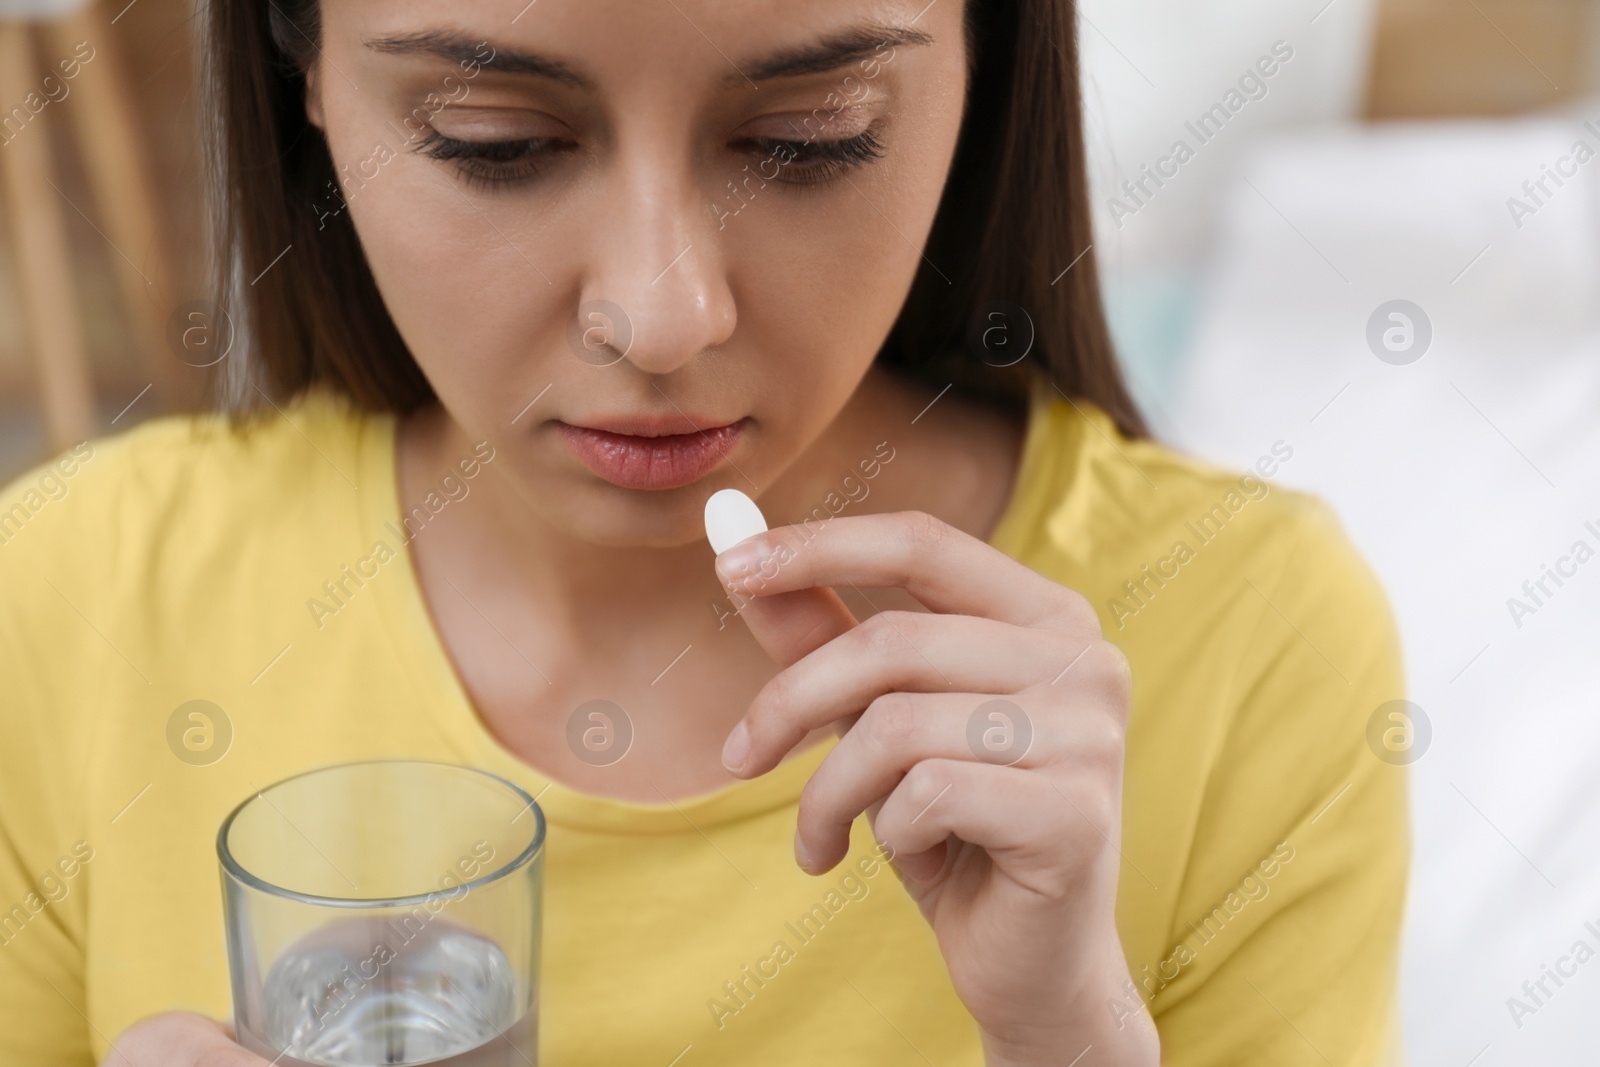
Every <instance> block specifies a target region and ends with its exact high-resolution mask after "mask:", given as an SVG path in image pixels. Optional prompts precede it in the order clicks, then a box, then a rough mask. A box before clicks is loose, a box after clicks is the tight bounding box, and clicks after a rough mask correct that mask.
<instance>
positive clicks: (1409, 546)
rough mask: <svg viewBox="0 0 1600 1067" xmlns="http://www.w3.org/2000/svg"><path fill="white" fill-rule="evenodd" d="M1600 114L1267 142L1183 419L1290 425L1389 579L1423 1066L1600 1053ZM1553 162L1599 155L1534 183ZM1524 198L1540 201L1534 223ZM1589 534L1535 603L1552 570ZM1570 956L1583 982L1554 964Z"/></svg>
mask: <svg viewBox="0 0 1600 1067" xmlns="http://www.w3.org/2000/svg"><path fill="white" fill-rule="evenodd" d="M1581 118H1588V119H1593V120H1595V129H1593V130H1589V129H1586V128H1584V126H1583V125H1582V122H1581V119H1569V118H1567V117H1565V116H1563V117H1558V118H1541V119H1537V120H1524V121H1517V122H1504V123H1456V124H1428V125H1424V124H1415V125H1394V126H1388V127H1377V128H1372V127H1368V128H1364V129H1363V128H1353V127H1352V128H1339V129H1331V130H1327V131H1323V132H1314V133H1308V134H1298V135H1292V136H1285V137H1279V138H1277V139H1275V140H1272V141H1270V142H1267V143H1266V144H1265V145H1264V147H1263V148H1262V149H1261V150H1259V151H1258V152H1256V153H1255V154H1254V155H1253V156H1252V157H1251V158H1250V159H1249V160H1248V162H1247V163H1246V164H1245V165H1243V166H1241V167H1240V168H1238V170H1237V173H1236V175H1235V177H1234V178H1233V180H1232V182H1231V187H1230V189H1229V193H1228V199H1227V204H1228V209H1227V211H1226V214H1225V222H1224V225H1223V237H1222V240H1221V243H1220V246H1219V249H1218V252H1217V254H1216V256H1215V259H1214V261H1213V262H1212V263H1211V264H1210V266H1209V267H1208V268H1207V270H1206V271H1205V272H1204V274H1203V281H1202V282H1201V283H1200V284H1199V286H1198V289H1197V291H1196V295H1195V306H1196V308H1197V312H1196V315H1197V318H1196V323H1195V330H1194V333H1193V335H1192V337H1191V342H1190V348H1189V352H1188V357H1187V361H1186V366H1187V373H1186V375H1185V377H1184V379H1183V381H1182V382H1181V384H1180V385H1179V386H1178V387H1177V388H1176V389H1175V397H1176V398H1175V400H1174V402H1173V403H1172V405H1171V406H1170V408H1169V409H1168V410H1167V411H1166V412H1165V418H1164V419H1162V420H1161V421H1163V422H1164V423H1166V424H1167V425H1168V429H1169V435H1170V436H1171V437H1173V438H1175V439H1176V443H1178V444H1180V445H1182V446H1185V447H1188V448H1189V449H1191V450H1193V451H1196V452H1199V453H1200V454H1202V455H1205V456H1208V457H1211V458H1214V459H1217V460H1220V461H1224V462H1227V463H1230V464H1234V465H1241V466H1242V465H1244V464H1246V463H1248V462H1249V461H1250V460H1251V459H1252V458H1253V457H1255V456H1257V455H1259V454H1260V453H1261V452H1262V451H1263V449H1264V448H1265V447H1266V446H1267V445H1269V444H1270V443H1271V442H1273V441H1274V440H1277V439H1279V438H1282V439H1284V440H1285V441H1288V442H1290V443H1291V444H1292V445H1293V447H1294V450H1295V451H1294V457H1293V459H1292V460H1291V461H1290V462H1288V463H1287V464H1285V465H1284V467H1283V469H1282V472H1281V474H1280V476H1279V477H1278V479H1277V481H1278V482H1279V483H1280V484H1284V485H1292V486H1295V487H1300V488H1305V489H1309V490H1312V491H1314V492H1316V493H1319V494H1321V495H1322V496H1323V497H1325V498H1326V499H1328V500H1330V501H1331V502H1332V503H1333V504H1335V505H1336V507H1337V508H1338V510H1339V512H1340V514H1341V515H1342V516H1343V518H1344V521H1345V524H1346V526H1347V528H1348V529H1349V531H1350V532H1351V534H1352V536H1353V537H1354V539H1355V540H1356V542H1357V543H1358V544H1359V545H1360V546H1361V548H1362V550H1363V551H1364V552H1365V554H1366V556H1367V558H1368V559H1369V560H1370V561H1371V563H1372V564H1373V566H1374V567H1375V568H1376V570H1377V571H1378V573H1379V574H1380V576H1381V577H1382V579H1383V580H1384V582H1385V584H1386V586H1387V588H1388V590H1389V593H1390V596H1391V599H1392V601H1393V603H1394V606H1395V609H1396V612H1397V614H1398V616H1399V619H1400V622H1401V627H1402V632H1403V635H1404V640H1405V645H1406V661H1407V670H1408V673H1409V676H1410V677H1409V684H1410V692H1409V694H1408V695H1409V698H1410V699H1412V700H1414V701H1415V702H1416V703H1417V704H1419V705H1420V706H1421V707H1422V708H1423V710H1424V711H1425V713H1426V714H1427V716H1428V718H1429V720H1430V722H1431V724H1432V728H1433V736H1432V741H1431V744H1430V747H1429V748H1428V749H1427V751H1426V752H1425V753H1423V755H1422V756H1421V757H1420V759H1418V760H1417V762H1416V763H1415V764H1414V765H1413V768H1412V770H1413V777H1412V783H1413V812H1414V833H1415V840H1414V845H1415V848H1414V856H1415V862H1414V869H1413V880H1412V886H1411V895H1410V900H1409V906H1408V918H1407V924H1408V925H1407V934H1406V941H1405V950H1404V964H1403V1001H1404V1012H1405V1019H1406V1024H1405V1026H1406V1037H1407V1047H1408V1050H1409V1058H1410V1062H1411V1063H1413V1064H1444V1065H1455V1067H1467V1065H1468V1064H1471V1065H1473V1067H1500V1065H1506V1067H1510V1065H1513V1064H1515V1065H1524V1064H1540V1065H1563V1064H1593V1063H1597V1062H1600V774H1597V767H1600V223H1597V219H1600V212H1597V204H1600V197H1597V195H1596V189H1597V187H1600V182H1597V180H1596V176H1597V175H1600V158H1596V159H1594V160H1593V161H1591V162H1587V163H1585V164H1583V165H1581V166H1579V165H1578V164H1577V163H1576V160H1575V158H1574V159H1573V160H1572V161H1570V162H1568V163H1565V164H1563V163H1561V160H1562V159H1563V157H1568V156H1571V154H1572V148H1573V146H1574V142H1575V141H1577V140H1579V139H1580V138H1582V139H1584V140H1586V141H1587V142H1588V144H1589V145H1590V146H1592V147H1593V148H1594V149H1595V150H1596V151H1597V152H1600V102H1596V103H1593V104H1591V105H1589V106H1587V107H1586V108H1584V109H1582V112H1581ZM1546 164H1548V165H1550V166H1551V167H1555V166H1557V165H1558V164H1560V165H1561V167H1562V169H1565V170H1568V171H1574V170H1575V171H1576V172H1577V176H1576V177H1575V178H1572V179H1569V180H1566V184H1565V186H1564V187H1561V188H1557V187H1556V185H1555V184H1554V182H1553V181H1551V180H1549V179H1546V182H1545V186H1546V190H1547V191H1549V192H1550V193H1551V195H1550V196H1549V197H1543V196H1541V197H1540V199H1541V200H1543V201H1544V202H1543V204H1542V205H1536V204H1534V202H1533V200H1532V198H1530V197H1529V196H1528V195H1527V193H1526V191H1525V190H1524V188H1523V183H1524V181H1528V180H1530V179H1532V180H1537V179H1538V178H1540V177H1541V175H1542V174H1543V173H1544V171H1543V166H1544V165H1546ZM1513 196H1516V197H1519V198H1520V199H1521V200H1522V201H1523V203H1524V204H1525V205H1528V206H1534V207H1537V210H1536V211H1535V212H1534V213H1533V214H1532V215H1531V216H1530V215H1528V214H1527V212H1526V211H1522V210H1519V211H1518V214H1519V215H1521V216H1522V217H1521V219H1520V222H1521V226H1520V228H1519V226H1518V224H1517V222H1518V220H1516V219H1514V216H1513V212H1512V210H1511V207H1510V206H1509V205H1508V200H1509V199H1510V198H1511V197H1513ZM1394 299H1405V300H1409V301H1412V302H1414V303H1415V304H1417V305H1419V306H1421V307H1422V308H1423V309H1424V311H1425V312H1426V314H1427V316H1428V318H1429V319H1430V320H1431V323H1432V327H1433V333H1434V336H1433V340H1432V345H1431V348H1430V349H1429V350H1428V351H1427V353H1426V354H1425V355H1424V356H1423V357H1422V358H1421V359H1420V360H1417V361H1416V362H1414V363H1411V364H1409V365H1391V364H1389V363H1386V362H1383V361H1381V360H1380V359H1378V358H1377V357H1376V356H1375V355H1374V353H1373V351H1372V350H1371V349H1370V348H1369V346H1368V342H1367V336H1366V333H1367V324H1368V319H1369V317H1370V316H1371V314H1372V313H1373V311H1374V310H1375V309H1376V308H1378V306H1379V305H1381V304H1383V303H1385V302H1387V301H1390V300H1394ZM1588 522H1592V523H1593V527H1592V528H1591V527H1589V526H1586V525H1585V524H1586V523H1588ZM1580 540H1582V541H1584V542H1585V543H1586V544H1587V545H1588V547H1589V549H1590V550H1592V551H1594V552H1595V553H1596V555H1595V558H1592V559H1587V558H1586V559H1585V561H1584V562H1582V563H1579V562H1578V560H1577V558H1576V557H1575V556H1572V555H1571V552H1570V550H1571V549H1572V548H1573V546H1574V544H1575V542H1578V541H1580ZM1579 555H1582V553H1579ZM1563 557H1568V559H1567V562H1566V563H1564V564H1562V567H1563V568H1564V569H1565V570H1567V571H1569V572H1570V577H1566V578H1563V579H1562V583H1563V584H1561V585H1559V586H1558V585H1557V584H1556V583H1555V581H1554V580H1553V579H1550V578H1548V577H1546V578H1545V579H1544V580H1545V592H1546V593H1547V594H1548V595H1544V594H1541V595H1539V597H1538V600H1539V601H1540V603H1535V601H1534V600H1533V599H1532V598H1531V597H1530V595H1529V594H1528V593H1527V592H1526V591H1525V590H1524V588H1523V584H1524V582H1525V581H1529V582H1537V581H1538V580H1539V579H1540V578H1541V577H1542V576H1543V575H1544V569H1543V568H1544V567H1545V566H1546V565H1549V566H1551V567H1554V566H1556V565H1557V564H1558V562H1559V561H1560V560H1561V559H1562V558H1563ZM1534 592H1535V593H1537V592H1538V590H1537V587H1535V588H1534ZM1512 597H1517V598H1519V599H1520V600H1521V601H1522V602H1523V604H1525V605H1527V606H1528V607H1529V608H1531V609H1532V610H1531V612H1530V611H1524V610H1521V609H1519V610H1518V611H1517V612H1516V613H1515V615H1514V614H1513V611H1512V610H1511V608H1510V607H1508V600H1509V598H1512ZM1586 924H1591V925H1586ZM1579 941H1583V942H1585V943H1586V944H1587V946H1588V948H1589V950H1591V951H1592V952H1593V953H1594V957H1593V958H1586V959H1585V960H1584V962H1582V963H1581V964H1580V963H1578V962H1577V959H1576V957H1573V956H1571V955H1570V954H1571V952H1572V950H1573V949H1574V948H1575V946H1576V943H1577V942H1579ZM1563 957H1567V960H1566V962H1564V963H1561V964H1560V965H1561V969H1562V970H1564V971H1567V972H1570V973H1571V976H1570V977H1564V978H1562V979H1561V983H1562V984H1559V985H1558V984H1557V983H1556V981H1554V980H1552V979H1551V978H1549V977H1548V976H1547V974H1546V972H1545V971H1544V970H1542V968H1543V967H1545V966H1548V967H1550V968H1555V967H1556V966H1557V964H1558V962H1560V961H1561V960H1562V958H1563ZM1541 978H1543V979H1544V983H1545V993H1541V992H1540V990H1539V988H1538V986H1537V984H1536V983H1538V981H1539V980H1540V979H1541ZM1524 982H1529V983H1534V984H1532V985H1531V989H1532V995H1530V993H1529V991H1528V990H1527V989H1525V988H1524ZM1546 993H1548V995H1545V994H1546ZM1513 997H1514V998H1517V999H1518V1000H1519V1001H1520V1002H1521V1003H1522V1005H1524V1008H1517V1009H1516V1010H1513V1009H1514V1008H1515V1005H1514V1004H1512V1003H1511V1002H1510V998H1513ZM1535 998H1537V999H1535Z"/></svg>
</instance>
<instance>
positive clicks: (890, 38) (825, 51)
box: [726, 24, 933, 82]
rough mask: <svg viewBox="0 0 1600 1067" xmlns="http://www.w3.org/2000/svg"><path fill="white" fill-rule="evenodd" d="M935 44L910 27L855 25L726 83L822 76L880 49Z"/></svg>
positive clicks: (779, 55)
mask: <svg viewBox="0 0 1600 1067" xmlns="http://www.w3.org/2000/svg"><path fill="white" fill-rule="evenodd" d="M932 43H933V35H932V34H929V33H924V32H923V31H922V30H918V29H913V28H912V27H910V26H893V25H886V24H873V25H865V26H855V27H852V28H850V29H847V30H840V31H838V32H836V33H830V34H828V35H827V36H826V37H824V38H822V39H821V40H820V41H818V42H816V43H815V44H810V45H804V46H801V47H799V48H791V49H786V50H784V51H781V52H779V53H777V54H776V55H773V56H769V57H768V58H766V59H763V60H761V61H760V62H758V63H755V64H752V65H751V66H750V67H748V68H747V69H744V70H739V69H735V71H734V73H732V74H730V75H729V76H728V78H727V79H726V80H727V81H740V80H743V79H745V78H748V79H749V80H751V81H756V82H759V81H770V80H771V79H774V78H793V77H797V76H799V75H801V74H819V73H822V72H824V71H830V70H837V69H839V68H840V67H842V66H844V65H845V64H847V63H851V62H854V61H855V60H857V59H862V58H864V57H866V56H869V55H871V54H872V53H874V52H876V51H878V49H880V48H885V47H887V48H897V47H899V46H901V45H912V46H915V45H924V44H932Z"/></svg>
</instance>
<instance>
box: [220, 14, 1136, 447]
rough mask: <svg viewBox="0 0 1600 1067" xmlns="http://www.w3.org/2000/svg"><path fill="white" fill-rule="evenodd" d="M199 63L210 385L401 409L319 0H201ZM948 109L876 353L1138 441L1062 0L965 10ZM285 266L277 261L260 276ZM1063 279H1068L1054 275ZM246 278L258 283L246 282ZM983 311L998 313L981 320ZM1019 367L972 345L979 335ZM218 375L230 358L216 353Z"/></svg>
mask: <svg viewBox="0 0 1600 1067" xmlns="http://www.w3.org/2000/svg"><path fill="white" fill-rule="evenodd" d="M209 9H210V13H209V16H208V18H207V23H206V31H205V38H204V39H205V42H206V45H205V49H204V55H203V57H202V58H203V62H204V64H205V78H206V83H207V87H208V89H209V92H208V94H207V99H208V100H209V101H210V107H211V111H210V113H209V114H208V116H207V123H206V134H207V137H208V140H209V142H210V149H211V150H210V151H209V152H208V159H209V161H210V164H211V168H212V170H211V174H210V182H211V188H212V192H213V196H212V210H213V220H212V221H213V227H212V232H213V234H214V240H215V249H214V254H215V263H216V272H217V279H218V282H219V297H218V299H219V301H220V302H221V303H222V305H223V307H224V308H226V309H227V310H228V312H229V314H230V316H231V317H232V319H233V321H234V323H235V324H236V326H237V328H238V330H239V332H240V334H241V336H242V337H244V338H247V339H248V344H247V346H246V364H245V366H244V367H243V368H240V367H238V366H232V367H230V366H228V363H229V361H224V363H223V364H222V365H220V367H219V369H220V370H222V371H223V372H224V376H225V377H227V376H231V377H227V381H226V382H225V383H224V384H225V386H226V388H227V389H228V390H229V391H230V392H231V394H232V396H231V398H230V407H231V408H232V409H233V410H235V411H236V412H237V411H241V410H247V409H249V408H250V407H254V406H258V405H259V403H260V400H259V397H260V396H263V395H264V396H266V397H271V398H276V399H283V398H287V397H290V396H293V395H294V394H296V393H298V392H300V391H301V390H303V389H305V388H306V387H308V386H310V385H313V384H316V383H326V384H327V385H328V386H330V387H332V388H333V389H334V390H335V391H337V392H340V393H343V394H344V395H346V396H348V397H349V398H350V399H351V400H352V401H354V402H355V403H356V405H357V406H359V407H362V408H366V409H369V410H375V411H392V412H397V413H402V414H403V413H406V412H409V411H411V410H412V409H414V408H416V407H418V406H419V405H421V404H424V403H426V402H428V401H429V400H431V399H432V398H433V396H434V393H433V388H432V386H431V385H429V383H428V380H427V378H426V377H425V376H424V375H423V373H422V370H421V368H420V367H418V366H417V364H416V361H415V360H414V359H413V358H412V357H411V354H410V353H409V352H408V351H407V349H406V345H405V342H404V341H403V340H402V339H401V337H400V334H399V332H398V331H397V330H396V329H395V326H394V322H393V320H392V319H391V318H390V317H389V313H388V311H387V310H386V309H385V307H384V304H383V300H382V297H381V296H380V295H379V293H378V289H377V285H376V283H375V282H374V281H373V278H372V273H371V271H370V270H369V269H368V267H367V263H366V259H365V257H364V255H363V253H362V250H361V243H360V241H359V239H358V238H357V236H356V232H355V228H354V226H353V225H352V224H351V221H350V215H349V212H346V211H340V212H338V213H337V214H331V213H329V212H321V211H317V210H315V205H316V204H318V203H319V202H322V201H326V200H328V199H329V198H330V197H337V196H338V193H337V186H336V185H335V184H334V180H335V179H334V168H333V163H332V161H331V159H330V158H329V155H328V148H327V144H326V142H325V141H324V139H323V137H322V134H321V131H319V130H318V129H317V128H316V127H314V126H313V125H311V123H310V121H309V120H308V119H307V117H306V112H305V81H304V76H303V71H304V70H305V69H306V67H307V66H308V65H309V64H310V62H311V61H312V59H313V57H314V55H315V51H316V48H317V39H318V38H319V36H320V11H319V9H318V0H213V2H212V3H211V4H210V5H209ZM967 20H968V26H967V29H968V37H969V42H970V45H971V49H972V56H971V60H972V79H971V84H970V87H969V95H968V100H967V109H966V115H965V118H964V120H963V125H962V130H961V134H960V140H959V143H958V145H957V149H956V154H955V159H954V162H953V163H952V165H951V171H950V176H949V180H948V183H947V184H946V187H945V193H944V198H943V200H942V202H941V203H940V205H939V211H938V214H937V216H936V217H935V219H934V223H933V229H932V232H931V234H930V235H929V239H928V244H927V247H926V249H925V255H924V257H923V260H924V261H923V264H922V266H921V268H920V269H919V271H918V274H917V276H916V278H915V280H914V281H913V283H912V287H911V291H910V293H909V295H908V296H907V299H906V303H905V306H904V307H903V308H902V310H901V313H900V317H899V319H898V320H897V321H896V323H895V325H894V328H893V329H892V330H891V332H890V334H889V337H888V339H887V340H886V342H885V343H884V346H883V349H882V351H881V353H880V354H879V357H878V358H879V361H880V362H881V363H883V364H884V365H885V366H889V367H893V368H895V369H896V370H897V371H898V372H899V373H902V374H905V375H910V376H914V377H916V378H918V379H921V380H925V381H927V382H930V383H932V384H934V385H936V386H938V387H940V388H943V387H944V386H945V385H947V384H954V386H955V387H956V388H958V389H960V390H961V391H963V392H964V393H968V394H972V395H977V396H984V397H988V398H992V399H995V400H999V401H1003V402H1008V403H1010V404H1011V405H1012V406H1013V407H1019V406H1020V404H1021V403H1022V400H1023V397H1024V396H1025V395H1026V389H1027V386H1028V383H1029V380H1030V378H1032V377H1034V376H1036V375H1041V374H1042V375H1043V376H1044V377H1045V378H1046V379H1048V380H1049V381H1050V382H1053V383H1054V385H1055V386H1056V388H1058V389H1060V390H1061V391H1062V393H1064V394H1066V395H1067V396H1070V397H1074V398H1077V399H1081V400H1084V401H1087V402H1089V403H1092V404H1094V405H1095V406H1097V407H1099V408H1101V409H1102V410H1104V411H1105V412H1106V413H1107V414H1108V415H1110V416H1111V418H1112V419H1113V420H1114V421H1115V423H1116V424H1117V426H1118V427H1119V428H1120V429H1121V430H1122V431H1123V432H1124V433H1126V434H1128V435H1129V436H1133V437H1145V436H1148V431H1147V429H1146V426H1145V422H1144V419H1143V418H1142V417H1141V415H1140V413H1139V410H1138V408H1137V406H1136V405H1135V403H1134V401H1133V398H1132V396H1131V395H1130V394H1129V392H1128V389H1127V386H1126V383H1125V382H1124V381H1123V378H1122V373H1121V371H1120V369H1119V367H1118V365H1117V360H1116V354H1115V351H1114V349H1113V346H1112V343H1111V337H1110V333H1109V331H1108V329H1107V327H1106V321H1105V316H1104V313H1103V310H1102V307H1101V300H1100V287H1099V279H1098V274H1097V271H1096V268H1095V257H1094V253H1093V251H1092V243H1093V240H1094V238H1093V233H1092V230H1091V224H1090V214H1089V192H1088V177H1087V172H1086V168H1085V165H1084V148H1083V141H1084V139H1083V121H1082V115H1081V106H1080V100H1079V89H1078V48H1077V33H1076V29H1075V27H1076V18H1075V11H1074V4H1073V2H1072V0H1009V2H1002V0H968V5H967ZM280 255H281V256H285V257H288V256H292V257H293V260H292V264H291V265H292V269H287V270H284V269H270V267H271V266H272V265H273V264H274V260H275V257H278V256H280ZM1069 267H1070V269H1069ZM258 272H264V273H259V274H258ZM994 315H999V316H1000V318H998V319H994V318H993V316H994ZM991 320H992V321H995V322H997V323H998V324H999V325H1000V326H1001V327H1002V329H1003V330H1004V331H1006V332H1007V334H1008V335H1009V340H1010V341H1011V343H1012V344H1018V343H1020V342H1022V341H1023V340H1025V339H1026V337H1027V336H1028V335H1030V334H1031V336H1032V349H1031V352H1030V356H1031V357H1032V358H1024V359H1022V360H1020V361H1019V362H1017V363H1014V364H1011V365H1009V366H999V365H998V364H1000V363H1002V362H1007V361H1008V360H1009V359H1010V358H1012V357H1007V359H1006V360H1001V359H992V358H989V356H988V354H987V353H985V352H983V351H981V350H978V349H979V346H981V345H982V344H983V342H982V340H981V339H982V338H983V336H984V330H985V328H986V323H987V322H989V321H991ZM232 362H233V363H235V364H237V363H238V361H237V360H235V361H232Z"/></svg>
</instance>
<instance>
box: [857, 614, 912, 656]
mask: <svg viewBox="0 0 1600 1067" xmlns="http://www.w3.org/2000/svg"><path fill="white" fill-rule="evenodd" d="M910 615H911V613H910V612H905V611H880V612H878V613H877V614H876V615H874V616H872V618H870V619H868V620H867V621H866V622H864V623H862V624H861V625H860V626H858V627H857V628H856V632H857V633H858V634H859V635H860V636H859V637H858V640H859V641H860V642H861V645H862V650H863V651H864V652H866V654H867V655H869V656H871V657H873V658H874V659H882V658H886V657H888V656H891V655H894V654H895V653H897V652H898V651H900V648H901V646H902V645H903V644H904V643H905V641H906V639H907V638H908V637H910V636H911V635H912V634H913V633H915V632H916V629H917V624H916V623H915V622H913V621H911V620H910V618H909V616H910Z"/></svg>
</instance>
